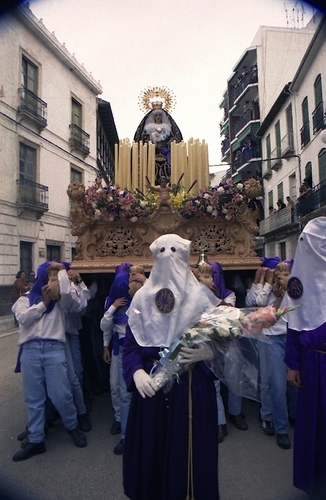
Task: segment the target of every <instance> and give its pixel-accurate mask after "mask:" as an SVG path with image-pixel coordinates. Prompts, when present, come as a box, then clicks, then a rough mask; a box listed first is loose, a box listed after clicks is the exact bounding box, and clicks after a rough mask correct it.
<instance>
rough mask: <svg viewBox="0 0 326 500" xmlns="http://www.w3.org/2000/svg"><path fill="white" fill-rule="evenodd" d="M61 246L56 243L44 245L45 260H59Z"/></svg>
mask: <svg viewBox="0 0 326 500" xmlns="http://www.w3.org/2000/svg"><path fill="white" fill-rule="evenodd" d="M60 256H61V247H59V246H57V245H46V260H48V261H49V260H59V261H60V260H61V258H60Z"/></svg>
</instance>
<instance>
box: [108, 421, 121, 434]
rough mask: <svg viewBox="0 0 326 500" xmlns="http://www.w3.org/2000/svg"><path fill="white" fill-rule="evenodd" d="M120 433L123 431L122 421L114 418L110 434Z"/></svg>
mask: <svg viewBox="0 0 326 500" xmlns="http://www.w3.org/2000/svg"><path fill="white" fill-rule="evenodd" d="M120 433H121V423H120V422H117V421H116V420H114V422H113V424H112V426H111V429H110V434H113V436H115V435H116V434H120Z"/></svg>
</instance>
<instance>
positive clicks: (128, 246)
mask: <svg viewBox="0 0 326 500" xmlns="http://www.w3.org/2000/svg"><path fill="white" fill-rule="evenodd" d="M67 193H68V196H69V197H70V199H71V200H72V207H71V219H72V234H73V235H74V236H77V237H78V238H77V241H76V252H77V256H76V259H75V260H74V261H73V263H72V269H75V270H76V271H78V272H80V273H97V272H106V273H114V272H115V266H117V265H119V264H121V263H122V262H130V263H131V264H133V265H141V266H143V267H144V268H145V270H146V271H150V270H151V267H152V264H153V259H152V254H151V251H150V249H149V246H150V245H151V243H152V242H153V241H154V240H155V239H156V238H158V237H159V236H161V235H162V234H169V233H175V234H178V235H179V236H181V237H182V238H185V239H188V240H190V241H191V242H192V245H191V252H190V264H196V263H197V261H198V256H199V255H200V253H201V252H202V251H203V250H204V251H205V252H206V253H207V257H208V260H209V261H211V262H214V261H217V262H219V263H220V264H221V265H222V267H223V269H225V270H242V269H256V268H257V267H258V266H259V265H260V264H261V261H260V259H259V257H257V254H256V252H255V238H254V234H255V232H256V231H257V226H256V224H255V222H254V221H253V218H252V212H251V211H250V210H247V211H245V212H244V213H243V214H241V216H239V219H236V220H234V221H232V222H230V221H226V220H225V219H222V218H221V219H208V218H205V219H198V218H194V219H185V218H183V217H181V215H180V214H179V213H178V212H174V213H173V212H171V210H170V209H169V207H166V206H162V207H161V208H160V209H159V210H156V211H155V212H154V213H153V214H152V215H150V216H149V217H147V218H146V219H142V220H141V221H138V222H135V223H131V222H130V221H127V220H126V221H123V222H121V221H116V222H105V221H101V220H99V219H97V218H95V217H94V218H92V217H90V216H88V215H87V214H86V213H85V211H84V208H83V198H84V195H85V189H84V186H83V185H81V184H79V183H72V184H70V185H69V188H68V191H67Z"/></svg>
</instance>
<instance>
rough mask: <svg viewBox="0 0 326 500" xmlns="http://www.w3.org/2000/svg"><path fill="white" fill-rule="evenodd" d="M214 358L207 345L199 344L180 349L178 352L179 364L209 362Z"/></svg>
mask: <svg viewBox="0 0 326 500" xmlns="http://www.w3.org/2000/svg"><path fill="white" fill-rule="evenodd" d="M213 358H214V353H213V350H212V349H211V347H210V346H209V345H208V344H205V343H203V344H199V347H198V348H195V347H181V349H180V351H179V363H181V364H185V365H191V364H193V363H197V362H198V361H211V360H212V359H213Z"/></svg>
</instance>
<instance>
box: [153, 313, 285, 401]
mask: <svg viewBox="0 0 326 500" xmlns="http://www.w3.org/2000/svg"><path fill="white" fill-rule="evenodd" d="M293 309H294V308H286V309H279V310H278V311H277V312H276V310H275V309H274V308H273V307H260V308H245V309H239V308H236V307H231V306H219V307H217V308H215V309H213V310H212V311H211V312H209V313H204V314H203V315H202V316H201V319H200V321H199V322H198V323H197V324H196V325H194V326H193V327H192V328H188V329H187V330H186V331H185V332H184V333H183V335H182V337H181V338H180V339H176V340H174V341H173V342H172V344H171V345H170V346H169V347H168V348H165V349H163V350H162V351H160V353H159V354H160V360H159V361H158V362H157V363H156V364H155V365H154V366H153V369H152V371H151V377H152V378H153V380H154V382H155V384H156V385H157V387H158V389H162V388H163V390H164V392H168V391H169V390H170V389H171V388H172V385H173V383H174V381H175V380H177V381H178V380H179V376H180V375H181V374H182V373H183V372H184V371H185V370H186V369H187V367H185V365H184V364H183V363H180V354H179V351H180V349H181V347H182V346H186V347H192V348H199V347H200V345H201V344H203V343H205V342H209V343H210V346H211V347H212V349H213V352H214V358H215V359H214V362H212V363H210V362H207V364H208V366H209V367H210V368H212V370H213V371H214V372H215V374H216V376H218V378H220V379H221V380H222V381H225V383H226V385H228V386H229V387H230V386H231V387H230V388H231V389H232V390H234V392H236V393H241V395H243V396H247V397H251V398H252V399H257V397H255V396H253V395H250V394H252V393H253V391H252V390H251V389H250V390H247V389H243V379H244V377H246V372H247V371H248V373H249V375H248V376H247V378H256V375H255V376H254V377H253V370H254V372H255V374H256V373H257V372H258V362H257V352H258V348H257V340H260V341H264V342H269V340H268V339H267V337H266V336H265V335H264V334H263V333H262V332H261V330H262V328H268V327H269V326H271V325H273V324H274V323H275V322H276V321H277V320H278V318H280V317H281V316H282V315H284V314H286V313H287V312H289V311H290V310H293ZM243 339H246V340H245V341H244V342H241V343H240V342H238V341H239V340H240V341H241V340H243ZM252 340H254V342H251V341H252ZM248 360H249V361H248ZM235 365H237V366H235ZM227 367H228V368H227ZM230 367H232V370H231V371H230ZM245 367H246V369H245ZM231 373H232V374H231ZM240 375H241V382H239V380H240V379H239V376H240ZM232 379H233V380H232ZM250 385H251V384H250ZM246 387H248V384H247V385H246ZM255 391H256V390H255ZM255 391H254V392H255Z"/></svg>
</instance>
